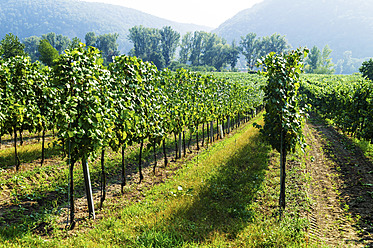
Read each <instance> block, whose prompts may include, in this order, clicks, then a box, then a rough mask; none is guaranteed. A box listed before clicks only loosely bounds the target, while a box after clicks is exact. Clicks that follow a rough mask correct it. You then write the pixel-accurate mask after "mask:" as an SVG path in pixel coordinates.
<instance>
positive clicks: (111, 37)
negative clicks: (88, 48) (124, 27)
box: [95, 33, 119, 64]
mask: <svg viewBox="0 0 373 248" xmlns="http://www.w3.org/2000/svg"><path fill="white" fill-rule="evenodd" d="M118 37H119V34H117V33H115V34H103V35H99V36H97V37H96V44H95V47H97V48H98V49H99V50H100V51H101V52H102V57H103V59H104V63H105V64H109V63H111V62H113V58H114V57H115V56H118V55H119V51H118V44H117V39H118Z"/></svg>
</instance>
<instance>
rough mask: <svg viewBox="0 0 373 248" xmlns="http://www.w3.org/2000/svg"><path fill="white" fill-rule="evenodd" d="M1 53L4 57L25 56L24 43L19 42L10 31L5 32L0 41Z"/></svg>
mask: <svg viewBox="0 0 373 248" xmlns="http://www.w3.org/2000/svg"><path fill="white" fill-rule="evenodd" d="M0 46H1V50H2V54H1V56H2V57H3V58H4V59H8V58H12V57H15V56H25V55H26V53H25V51H24V49H25V45H24V44H23V43H21V41H20V40H19V39H18V37H17V36H15V35H14V34H12V33H9V34H6V35H5V37H4V38H3V39H2V40H1V42H0Z"/></svg>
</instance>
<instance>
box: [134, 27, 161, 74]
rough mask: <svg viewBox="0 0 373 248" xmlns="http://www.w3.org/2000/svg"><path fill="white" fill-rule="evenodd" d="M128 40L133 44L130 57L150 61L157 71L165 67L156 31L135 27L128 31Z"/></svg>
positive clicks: (159, 38)
mask: <svg viewBox="0 0 373 248" xmlns="http://www.w3.org/2000/svg"><path fill="white" fill-rule="evenodd" d="M129 31H130V34H129V36H128V39H129V40H130V41H131V42H132V43H133V49H132V50H131V51H130V55H134V56H136V57H138V58H141V59H142V60H145V61H152V62H153V63H154V64H155V65H156V66H157V68H158V69H161V68H163V67H164V65H165V60H164V57H163V55H162V47H161V34H160V31H159V30H158V29H155V28H145V27H143V26H141V25H140V26H135V27H132V28H131V29H130V30H129Z"/></svg>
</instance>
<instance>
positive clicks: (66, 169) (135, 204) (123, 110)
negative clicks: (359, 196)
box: [0, 45, 373, 247]
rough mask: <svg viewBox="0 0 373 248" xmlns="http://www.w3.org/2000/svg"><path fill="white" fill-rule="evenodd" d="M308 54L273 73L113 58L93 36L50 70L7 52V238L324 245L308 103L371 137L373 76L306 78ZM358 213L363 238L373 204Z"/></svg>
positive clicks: (0, 89) (3, 161)
mask: <svg viewBox="0 0 373 248" xmlns="http://www.w3.org/2000/svg"><path fill="white" fill-rule="evenodd" d="M301 55H302V54H301V52H300V51H297V52H295V53H293V54H290V55H289V57H288V58H284V61H291V63H293V64H291V65H290V66H289V65H288V64H286V66H287V67H286V68H297V69H296V70H294V69H292V70H289V71H290V72H289V73H286V75H285V74H284V75H283V78H281V79H280V80H278V79H279V76H278V75H279V74H278V73H277V72H276V71H275V70H274V71H271V70H270V69H268V68H270V67H268V68H267V71H268V72H267V74H266V75H265V76H266V77H267V78H266V77H263V76H260V75H252V74H244V73H210V74H201V73H195V72H190V71H187V70H184V69H179V70H177V71H176V72H171V71H169V70H167V69H164V70H162V71H159V70H157V68H156V67H155V66H154V65H153V64H151V63H148V62H144V61H142V60H140V59H137V58H136V57H129V56H125V55H122V56H118V57H116V58H115V60H114V62H113V63H111V64H110V65H109V66H108V67H107V68H106V67H104V66H103V65H102V60H101V59H100V53H99V50H97V49H96V48H93V47H88V48H85V47H84V46H83V45H81V46H80V47H78V48H76V49H74V50H71V51H69V50H67V51H66V53H65V54H63V55H61V56H60V57H59V58H58V60H57V61H56V62H55V65H54V66H53V67H52V68H49V67H43V66H41V65H40V64H39V63H38V62H35V63H31V62H30V60H29V58H27V57H14V58H10V59H8V60H5V61H0V94H1V101H0V132H1V133H0V136H1V150H0V171H1V176H0V196H1V198H0V247H2V246H1V244H2V243H4V244H5V245H4V246H5V247H11V245H14V246H21V247H22V246H45V247H49V246H52V247H58V246H61V244H63V246H72V245H75V246H82V247H84V246H126V247H194V246H199V245H200V244H202V245H204V246H203V247H217V246H221V247H228V246H232V245H233V246H234V247H246V246H247V247H281V246H282V245H283V246H284V247H306V246H309V245H310V244H313V243H314V244H315V247H319V244H320V243H319V242H321V243H322V241H323V240H322V239H321V240H319V239H318V238H317V237H316V236H317V235H315V234H309V232H308V231H307V230H309V229H311V231H312V224H313V223H312V219H311V218H309V215H310V213H312V210H311V209H312V207H311V205H312V200H311V199H310V197H309V195H308V194H310V192H311V191H310V188H312V187H311V186H310V181H309V180H310V179H309V178H308V177H309V174H308V172H307V173H305V172H306V171H311V170H312V169H310V168H311V167H312V164H313V162H314V160H315V158H316V157H317V156H316V155H315V154H313V150H310V148H307V147H305V143H308V145H309V146H308V147H310V146H312V144H310V140H312V137H314V136H315V137H316V135H317V134H316V133H314V134H312V135H311V133H312V132H311V131H309V130H310V129H309V128H311V124H309V122H308V121H307V124H304V120H303V116H304V115H303V114H304V113H303V112H302V111H303V110H302V109H301V108H300V106H301V105H302V104H305V105H308V106H309V109H308V110H309V113H310V114H311V117H310V118H309V119H313V120H315V118H316V117H315V116H317V118H318V121H321V120H322V121H327V122H328V123H329V124H330V125H331V126H334V127H335V128H337V129H338V130H341V132H342V134H340V135H344V136H343V137H347V138H346V140H347V139H348V140H349V139H353V138H356V140H361V141H363V140H364V141H366V142H367V143H364V144H368V145H367V147H369V142H371V143H373V129H372V126H371V123H372V121H373V91H372V89H373V84H372V83H371V82H370V81H366V80H365V79H363V78H362V77H361V76H360V75H351V76H324V75H322V76H319V75H302V76H300V72H301V69H300V68H298V67H297V66H298V65H297V64H298V59H299V57H301ZM272 56H274V55H272ZM269 60H270V61H275V59H274V58H273V57H268V61H269ZM268 61H267V62H264V61H263V63H265V64H266V65H268V64H269V63H270V62H268ZM289 63H290V62H289ZM284 64H285V62H284ZM273 68H275V66H273ZM284 70H285V69H284ZM294 71H295V72H294ZM276 73H277V74H276ZM281 75H282V74H281ZM299 77H300V78H299ZM299 83H300V84H299ZM298 88H299V94H298V95H297V90H298ZM276 89H280V90H276ZM273 99H285V100H276V101H275V100H273ZM281 104H283V105H281ZM264 108H265V111H264V114H263V109H264ZM311 110H312V111H311ZM279 112H280V113H281V118H280V119H278V115H276V114H275V113H279ZM257 115H258V116H257ZM262 116H263V117H262ZM317 118H316V119H317ZM278 123H283V124H280V125H278ZM304 125H306V129H305V130H306V131H303V133H304V135H303V134H302V130H301V129H300V127H301V126H304ZM319 125H321V124H319ZM254 126H256V127H259V128H260V129H259V130H258V129H257V128H255V127H254ZM307 130H308V131H307ZM259 131H260V132H259ZM259 133H260V135H259ZM267 136H268V137H269V138H268V137H267ZM311 136H312V137H311ZM265 137H267V138H265ZM270 145H272V148H273V149H271V148H270ZM351 146H352V145H351ZM354 147H355V146H354ZM356 147H357V146H356ZM354 149H355V148H354ZM356 149H357V148H356ZM274 150H277V151H278V153H275V152H274ZM279 154H281V155H279ZM310 154H313V155H310ZM341 156H344V155H341ZM351 156H352V155H351ZM363 156H364V159H365V160H364V161H366V162H365V163H366V164H365V165H364V166H365V167H359V168H360V170H359V173H362V172H364V173H365V175H364V177H362V176H360V177H358V176H357V177H358V178H357V179H356V180H358V181H359V183H360V185H358V186H359V187H360V188H356V190H358V191H362V190H363V191H364V199H365V203H364V204H363V205H364V208H365V210H366V209H369V208H370V205H369V204H370V203H371V202H372V199H373V197H371V198H372V199H370V198H369V197H370V195H369V194H371V192H373V188H372V178H371V175H372V174H371V173H372V171H371V170H372V167H369V166H371V165H372V163H371V160H369V155H363ZM366 157H367V158H366ZM350 160H352V159H350ZM278 161H280V163H281V166H278V165H277V164H276V163H279V162H278ZM319 162H320V164H322V162H321V161H316V162H314V164H315V168H316V163H317V164H318V163H319ZM350 162H351V161H350ZM286 164H288V165H286ZM356 164H358V162H356V163H355V165H356ZM78 165H79V166H78ZM245 165H248V166H245ZM320 166H321V165H320ZM285 167H286V168H285ZM346 170H349V169H348V168H346ZM351 173H355V172H351ZM280 174H281V176H280ZM351 176H352V174H351ZM285 177H286V178H287V179H286V180H287V184H286V186H285ZM307 180H308V181H307ZM356 184H357V183H356ZM280 185H281V187H280ZM285 187H286V191H287V194H288V195H287V198H286V199H287V200H286V206H287V207H286V209H285ZM315 191H316V190H315ZM279 192H280V201H279V204H280V212H277V210H276V209H277V208H278V205H279V204H278V202H277V199H278V193H279ZM315 201H316V200H315ZM341 204H342V203H341ZM365 210H364V211H365ZM357 212H358V213H359V211H357ZM162 216H163V217H162ZM165 216H167V217H165ZM271 216H272V217H271ZM277 216H279V219H280V220H281V221H278V219H277ZM356 216H358V214H356V213H355V214H354V215H353V217H356ZM359 218H360V219H361V221H364V228H365V229H364V230H368V231H366V234H364V235H365V236H364V238H366V237H368V236H369V235H371V233H372V232H370V231H369V230H370V229H369V228H373V227H372V225H373V220H372V219H371V212H369V210H367V212H364V215H362V214H360V217H359ZM269 226H271V228H273V229H271V231H269V232H267V233H266V232H265V231H263V233H262V230H266V229H267V228H269ZM110 230H113V231H110ZM88 233H89V235H91V237H85V236H84V235H86V234H88ZM250 233H251V234H250ZM312 237H313V238H312ZM369 237H370V236H369ZM54 238H55V239H54ZM83 240H84V241H83ZM105 242H107V243H105ZM217 244H219V245H217ZM279 244H281V245H279ZM290 244H291V246H290ZM193 245H194V246H193Z"/></svg>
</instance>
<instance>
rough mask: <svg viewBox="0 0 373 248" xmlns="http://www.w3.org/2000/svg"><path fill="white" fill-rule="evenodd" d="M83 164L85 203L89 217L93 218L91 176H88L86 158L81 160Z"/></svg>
mask: <svg viewBox="0 0 373 248" xmlns="http://www.w3.org/2000/svg"><path fill="white" fill-rule="evenodd" d="M82 166H83V174H84V184H85V191H86V195H87V203H88V211H89V218H92V219H95V218H96V216H95V207H94V205H93V196H92V187H91V178H90V176H89V168H88V162H87V159H85V158H84V159H83V160H82Z"/></svg>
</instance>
